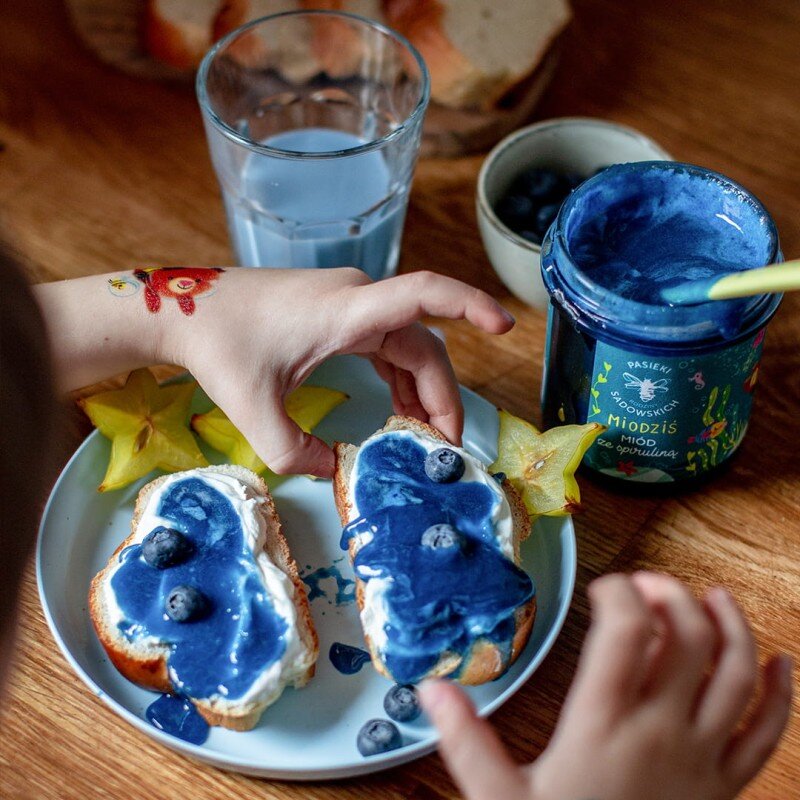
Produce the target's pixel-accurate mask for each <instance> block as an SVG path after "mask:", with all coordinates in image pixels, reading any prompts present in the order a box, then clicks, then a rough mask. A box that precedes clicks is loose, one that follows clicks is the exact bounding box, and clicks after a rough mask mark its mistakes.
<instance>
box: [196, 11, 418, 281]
mask: <svg viewBox="0 0 800 800" xmlns="http://www.w3.org/2000/svg"><path fill="white" fill-rule="evenodd" d="M197 95H198V99H199V102H200V108H201V110H202V114H203V122H204V125H205V129H206V135H207V137H208V142H209V149H210V151H211V159H212V162H213V164H214V169H215V170H216V174H217V177H218V179H219V183H220V187H221V190H222V198H223V202H224V205H225V212H226V215H227V220H228V229H229V232H230V237H231V241H232V244H233V249H234V252H235V254H236V258H237V260H238V262H239V264H241V265H242V266H250V267H305V268H310V267H322V268H325V267H341V266H355V267H359V268H360V269H362V270H364V272H366V273H367V274H368V275H369V276H370V277H371V278H373V279H379V278H383V277H386V276H389V275H392V274H394V273H395V272H396V271H397V261H398V257H399V252H400V238H401V234H402V229H403V220H404V218H405V213H406V207H407V205H408V194H409V190H410V188H411V181H412V177H413V173H414V165H415V163H416V159H417V153H418V151H419V143H420V135H421V131H422V120H423V117H424V114H425V109H426V106H427V104H428V97H429V78H428V71H427V69H426V67H425V63H424V62H423V60H422V58H421V57H420V55H419V53H417V51H416V50H415V49H414V48H413V47H412V46H411V45H410V44H409V43H408V42H407V41H406V40H405V39H404V38H403V37H401V36H399V35H398V34H396V33H394V32H393V31H391V30H389V29H388V28H386V27H384V26H383V25H380V24H378V23H376V22H372V21H370V20H367V19H363V18H361V17H358V16H355V15H351V14H344V13H339V12H329V11H310V12H306V11H300V12H289V13H284V14H275V15H273V16H269V17H264V18H263V19H259V20H256V21H254V22H251V23H249V24H247V25H245V26H243V27H241V28H239V29H237V30H235V31H233V32H232V33H230V34H229V35H228V36H226V37H224V38H223V39H221V40H220V41H219V42H218V43H217V44H216V45H215V46H214V47H213V48H212V49H211V50H210V51H209V52H208V53H207V54H206V56H205V58H204V59H203V62H202V64H201V65H200V69H199V71H198V74H197Z"/></svg>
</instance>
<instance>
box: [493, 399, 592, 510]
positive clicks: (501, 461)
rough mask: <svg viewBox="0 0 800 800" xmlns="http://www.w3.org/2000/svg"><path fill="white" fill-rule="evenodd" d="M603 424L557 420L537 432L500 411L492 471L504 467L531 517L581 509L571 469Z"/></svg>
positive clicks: (516, 418)
mask: <svg viewBox="0 0 800 800" xmlns="http://www.w3.org/2000/svg"><path fill="white" fill-rule="evenodd" d="M605 429H606V427H605V425H600V424H598V423H596V422H591V423H587V424H586V425H558V426H556V427H555V428H550V430H549V431H545V432H544V433H541V432H540V431H538V430H537V429H536V428H535V427H534V426H533V425H531V424H530V422H526V421H525V420H523V419H520V418H519V417H515V416H514V415H513V414H509V413H508V412H507V411H503V410H502V409H501V410H500V433H499V435H498V440H497V450H498V456H497V460H496V461H495V462H494V464H492V466H491V467H489V469H490V471H491V472H504V473H505V474H506V476H507V477H508V479H509V481H511V484H512V486H513V487H514V488H515V489H516V490H517V491H518V492H519V494H520V495H521V496H522V500H523V502H524V503H525V508H527V510H528V513H529V514H530V515H531V516H542V515H546V516H564V515H566V514H571V513H572V512H574V511H578V510H579V509H580V499H581V495H580V490H579V488H578V482H577V481H576V480H575V470H576V469H577V468H578V466H579V465H580V463H581V459H582V458H583V456H584V454H585V453H586V451H587V450H588V449H589V447H590V446H591V444H592V442H594V440H595V439H596V438H597V436H599V434H600V433H602V432H603V431H604V430H605Z"/></svg>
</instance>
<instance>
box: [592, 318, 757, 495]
mask: <svg viewBox="0 0 800 800" xmlns="http://www.w3.org/2000/svg"><path fill="white" fill-rule="evenodd" d="M765 331H766V329H762V330H761V331H760V332H759V333H758V334H756V335H755V336H754V337H752V338H751V339H748V340H746V341H744V342H740V343H739V344H736V345H733V346H732V347H728V348H726V349H723V350H719V351H716V352H713V353H706V354H703V355H699V356H690V357H678V358H670V357H668V358H660V357H651V356H645V355H642V354H637V353H635V352H630V351H627V350H623V349H620V348H618V347H614V346H613V345H609V344H606V343H605V342H602V341H598V342H597V345H596V349H595V351H594V354H593V355H594V358H593V369H592V372H591V374H590V375H589V376H588V378H589V380H588V381H587V384H588V388H589V396H588V398H587V400H588V403H587V409H586V421H587V422H600V423H602V424H603V425H607V426H608V430H607V431H606V432H605V433H604V434H602V435H601V436H599V437H598V438H597V440H596V441H595V443H594V444H593V445H592V447H591V448H590V450H589V451H588V453H587V454H586V456H585V459H584V461H585V463H586V464H587V466H589V467H591V468H592V469H595V470H597V471H599V472H602V473H604V474H606V475H611V476H613V477H615V478H621V479H623V480H631V481H645V482H648V483H665V482H670V481H674V480H683V479H686V478H692V477H696V476H698V475H701V474H703V473H704V472H707V471H708V470H710V469H712V468H714V467H716V466H718V465H719V464H721V463H722V462H723V461H724V460H725V459H726V458H728V457H730V456H731V455H732V454H733V453H734V451H735V450H736V448H737V447H738V446H739V444H740V443H741V441H742V439H743V438H744V434H745V431H746V430H747V422H748V419H749V417H750V408H751V406H752V403H753V390H754V388H755V385H756V381H757V379H758V368H759V361H760V359H761V351H762V347H763V341H764V334H765ZM590 363H591V362H590Z"/></svg>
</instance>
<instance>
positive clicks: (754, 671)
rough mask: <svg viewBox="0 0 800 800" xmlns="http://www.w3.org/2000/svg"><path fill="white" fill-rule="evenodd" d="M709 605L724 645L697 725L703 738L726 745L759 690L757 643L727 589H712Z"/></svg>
mask: <svg viewBox="0 0 800 800" xmlns="http://www.w3.org/2000/svg"><path fill="white" fill-rule="evenodd" d="M705 602H706V606H707V608H708V610H709V613H710V614H711V615H712V617H713V618H714V620H715V622H716V624H717V628H718V632H719V638H720V641H721V645H720V650H719V657H718V659H717V664H716V668H715V670H714V673H713V674H712V676H711V678H710V679H709V681H708V685H707V687H706V690H705V692H704V693H703V695H702V697H701V698H700V702H699V705H698V708H697V712H696V724H697V728H698V731H699V733H700V734H701V735H702V736H704V737H705V738H706V739H708V740H709V741H720V742H722V743H723V746H724V741H725V739H727V737H728V736H729V735H730V732H731V731H732V730H733V728H734V727H735V725H736V723H737V722H738V721H739V719H740V718H741V716H742V714H743V713H744V710H745V709H746V708H747V704H748V703H749V702H750V699H751V698H752V696H753V692H754V691H755V688H756V681H757V677H758V662H757V660H756V643H755V640H754V639H753V634H752V633H751V632H750V626H749V625H748V624H747V620H746V619H745V617H744V614H743V613H742V611H741V609H740V608H739V606H738V605H737V604H736V601H735V600H734V599H733V597H732V596H731V595H730V594H729V593H728V592H727V591H726V590H725V589H722V588H721V587H717V588H715V589H712V590H711V591H710V592H709V593H708V595H706V601H705Z"/></svg>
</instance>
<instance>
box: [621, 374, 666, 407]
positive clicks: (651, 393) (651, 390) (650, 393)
mask: <svg viewBox="0 0 800 800" xmlns="http://www.w3.org/2000/svg"><path fill="white" fill-rule="evenodd" d="M622 377H623V378H625V380H626V383H625V388H626V389H636V390H637V391H638V392H639V399H640V400H641V401H642V402H643V403H648V402H650V400H652V399H653V398H654V397H655V396H656V392H666V391H667V388H668V387H669V382H668V381H667V379H666V378H659V380H657V381H651V380H650V378H637V377H636V376H635V375H632V374H631V373H630V372H623V373H622Z"/></svg>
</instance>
